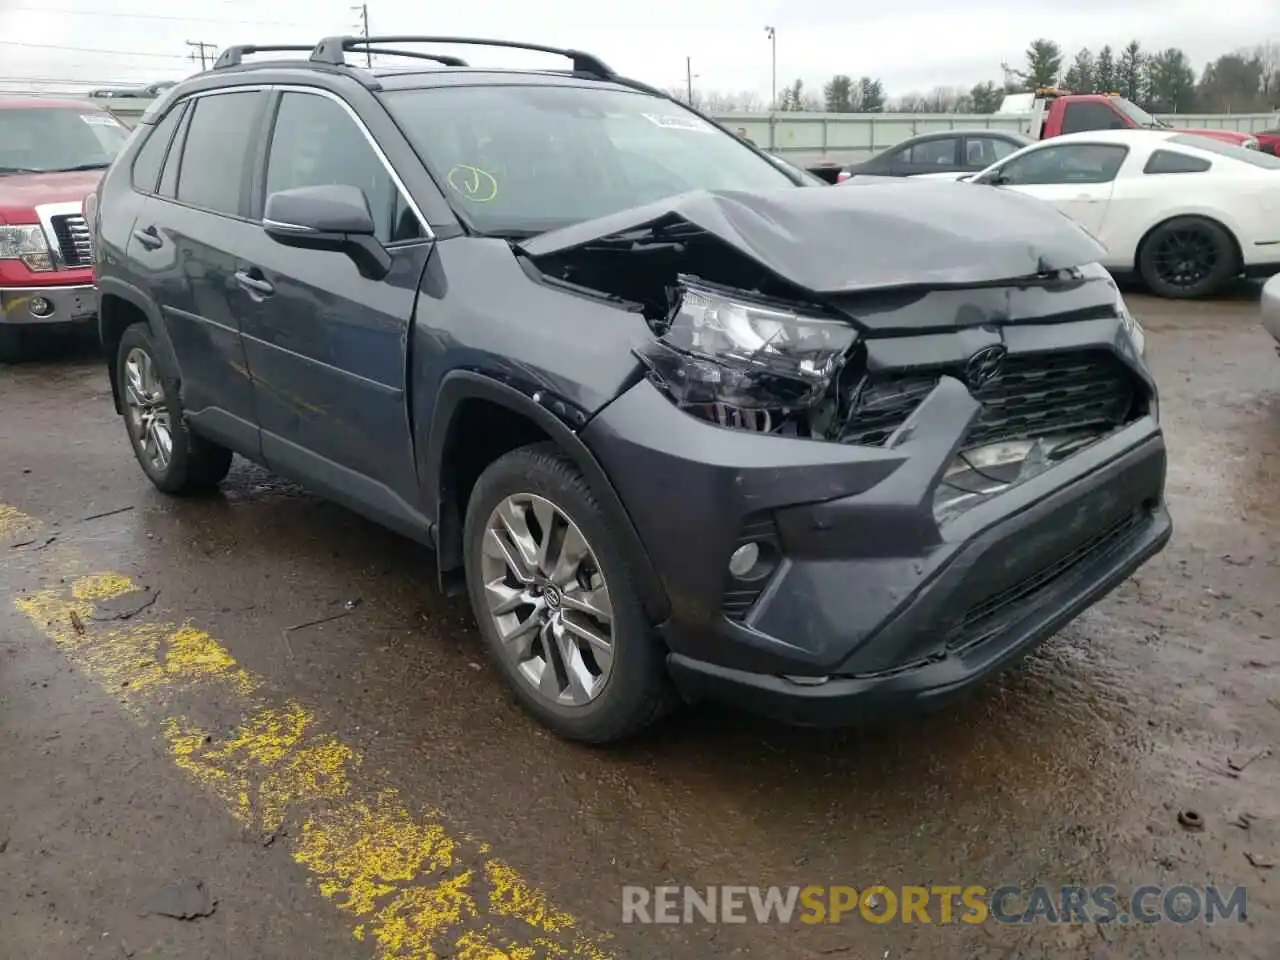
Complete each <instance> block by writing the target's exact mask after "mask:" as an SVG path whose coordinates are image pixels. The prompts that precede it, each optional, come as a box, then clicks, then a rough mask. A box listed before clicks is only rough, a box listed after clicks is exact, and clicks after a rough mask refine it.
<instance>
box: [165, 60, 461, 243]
mask: <svg viewBox="0 0 1280 960" xmlns="http://www.w3.org/2000/svg"><path fill="white" fill-rule="evenodd" d="M264 90H265V91H267V92H271V91H277V92H279V93H308V94H311V95H312V96H315V97H326V98H327V99H329V100H332V101H333V102H334V103H336V104H338V106H340V107H342V109H343V110H345V111H346V114H347V116H348V117H350V118H351V120H352V122H353V123H355V125H356V127H357V129H359V131H360V132H361V133H362V134H363V135H364V139H365V142H366V143H368V144H369V146H370V148H372V150H373V154H374V156H376V157H377V158H378V161H379V162H380V163H381V164H382V166H383V169H385V170H386V171H387V174H388V176H390V177H391V182H392V183H393V184H395V187H396V189H397V190H398V191H400V196H401V197H403V198H404V201H405V203H406V204H407V205H408V207H409V209H410V210H412V211H413V215H414V216H415V217H417V218H418V226H420V227H421V228H422V236H421V237H420V238H418V239H415V240H402V241H399V243H397V244H396V246H399V244H401V243H421V242H423V241H424V240H434V239H435V238H436V235H435V232H434V231H433V230H432V229H431V225H430V224H429V223H427V218H426V217H425V216H423V214H422V208H421V207H419V206H418V203H417V201H416V200H414V199H413V195H412V194H411V193H410V192H409V188H408V187H406V186H405V185H404V181H403V180H401V179H400V175H399V174H398V173H396V168H395V167H393V166H392V165H391V161H390V160H389V159H388V158H387V155H386V154H385V153H384V152H383V150H382V147H381V146H379V145H378V141H377V140H376V139H374V136H373V134H372V133H371V132H370V130H369V128H368V127H367V126H365V123H364V121H363V120H361V119H360V115H359V114H358V113H356V112H355V110H354V109H352V107H351V104H349V103H347V101H345V100H343V99H342V98H341V97H340V96H338V95H337V94H336V93H333V92H332V91H331V90H325V89H323V88H321V87H308V86H306V85H304V84H295V83H246V84H235V85H234V86H226V87H218V88H216V89H213V90H197V91H195V92H194V93H189V94H187V95H185V96H183V97H181V98H179V99H177V100H175V101H174V102H173V103H171V104H169V105H168V107H167V108H166V109H165V111H164V112H165V114H167V113H168V112H169V111H170V110H172V109H173V108H174V107H175V106H177V105H178V104H179V103H182V102H185V101H189V100H196V99H198V98H200V97H216V96H218V95H220V94H227V93H245V92H261V91H264ZM162 119H163V115H162V116H159V117H157V118H156V121H155V122H156V123H159V122H160V121H161V120H162ZM268 135H269V136H274V135H275V128H274V126H273V127H272V129H271V131H270V132H269V134H268ZM184 147H185V144H184ZM170 149H172V146H171V147H170ZM166 162H167V158H166ZM267 162H268V163H270V162H271V151H270V144H268V148H267ZM263 173H264V175H265V173H266V171H265V170H264V171H263ZM163 175H164V174H163V168H162V170H161V176H163ZM164 199H167V200H171V201H174V202H177V203H182V201H181V200H177V198H175V197H166V198H164ZM183 206H190V204H183ZM192 209H200V208H198V207H193V208H192ZM212 212H214V213H216V212H217V211H212ZM233 219H237V220H238V219H242V218H240V217H234V218H233Z"/></svg>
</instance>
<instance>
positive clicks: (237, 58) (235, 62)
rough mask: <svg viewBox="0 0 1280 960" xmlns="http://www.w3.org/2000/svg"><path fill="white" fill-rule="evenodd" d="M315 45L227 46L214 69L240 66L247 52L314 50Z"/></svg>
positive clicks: (215, 62) (216, 61) (215, 63)
mask: <svg viewBox="0 0 1280 960" xmlns="http://www.w3.org/2000/svg"><path fill="white" fill-rule="evenodd" d="M314 49H315V48H314V47H307V46H302V45H300V44H296V43H292V44H271V45H268V46H261V47H259V46H252V45H250V44H247V43H246V44H240V45H239V46H235V47H227V49H225V50H223V51H222V53H220V54H219V55H218V59H217V60H215V61H214V64H213V69H215V70H224V69H226V68H227V67H238V66H240V64H241V63H243V62H244V58H245V56H246V55H247V54H253V53H277V52H283V51H286V50H292V51H297V52H301V51H303V50H314Z"/></svg>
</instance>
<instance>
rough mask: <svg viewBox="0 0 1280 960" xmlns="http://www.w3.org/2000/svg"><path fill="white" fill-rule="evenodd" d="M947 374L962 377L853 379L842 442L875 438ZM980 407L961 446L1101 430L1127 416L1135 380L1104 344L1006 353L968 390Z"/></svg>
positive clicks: (880, 439) (933, 370)
mask: <svg viewBox="0 0 1280 960" xmlns="http://www.w3.org/2000/svg"><path fill="white" fill-rule="evenodd" d="M944 375H950V376H953V377H956V378H957V379H959V380H961V381H962V382H963V381H964V368H963V366H957V367H951V366H939V367H929V368H924V369H921V368H916V369H913V370H911V371H908V372H885V373H874V374H871V375H870V376H868V377H867V378H866V379H865V380H864V381H863V383H862V384H861V386H860V389H859V392H858V394H857V397H856V399H855V401H854V404H853V409H852V411H851V412H850V415H849V417H848V419H847V421H846V423H845V425H844V429H843V431H842V432H841V434H840V440H841V442H843V443H858V444H866V445H871V446H878V445H881V444H883V443H884V442H885V441H886V440H888V439H889V437H890V436H891V435H892V434H893V432H894V431H895V430H897V429H898V428H899V427H900V426H902V424H903V422H904V421H905V420H906V419H907V417H908V416H910V415H911V412H912V411H913V410H915V408H916V407H917V406H919V405H920V403H921V401H923V400H924V399H925V397H927V396H928V395H929V393H930V391H932V390H933V388H934V387H935V386H937V383H938V380H939V378H940V377H942V376H944ZM970 392H971V393H972V394H973V397H974V398H975V399H976V400H978V401H979V402H980V403H981V404H982V410H981V412H980V413H979V415H978V417H977V419H976V420H975V421H974V423H973V425H972V426H971V427H970V428H969V433H968V435H967V436H966V437H965V441H964V444H963V448H964V449H971V448H973V447H980V446H983V445H986V444H991V443H1000V442H1004V441H1009V440H1026V439H1030V438H1033V437H1040V436H1045V435H1048V434H1056V433H1066V432H1070V431H1077V430H1087V429H1098V430H1105V429H1110V428H1113V427H1116V426H1120V425H1121V424H1123V423H1126V422H1128V421H1129V420H1130V419H1132V418H1133V417H1134V416H1135V413H1136V411H1137V408H1138V402H1137V401H1138V400H1139V398H1140V387H1139V386H1138V384H1137V383H1136V382H1135V378H1134V375H1133V374H1132V373H1131V372H1130V371H1129V369H1128V368H1127V367H1126V366H1125V365H1124V363H1123V362H1121V361H1120V359H1119V358H1117V357H1116V356H1115V355H1113V354H1112V353H1110V352H1108V351H1106V350H1076V351H1064V352H1059V353H1036V354H1010V355H1009V356H1008V357H1007V358H1006V359H1005V362H1004V365H1003V369H1002V371H1001V374H1000V376H998V377H997V378H996V379H994V380H992V381H990V382H988V383H985V384H983V385H982V386H980V387H978V388H976V389H972V388H971V390H970Z"/></svg>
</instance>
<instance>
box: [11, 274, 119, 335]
mask: <svg viewBox="0 0 1280 960" xmlns="http://www.w3.org/2000/svg"><path fill="white" fill-rule="evenodd" d="M33 308H36V309H33ZM97 315H98V296H97V293H96V291H95V290H94V287H93V285H92V284H75V285H72V286H63V287H0V324H6V325H9V324H12V325H20V326H24V327H29V326H45V325H49V324H67V323H87V322H90V321H92V320H93V319H94V318H95V317H96V316H97Z"/></svg>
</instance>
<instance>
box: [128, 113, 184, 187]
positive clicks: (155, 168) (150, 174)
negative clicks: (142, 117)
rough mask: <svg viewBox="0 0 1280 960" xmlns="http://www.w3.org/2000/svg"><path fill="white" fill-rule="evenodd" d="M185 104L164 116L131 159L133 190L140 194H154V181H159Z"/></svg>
mask: <svg viewBox="0 0 1280 960" xmlns="http://www.w3.org/2000/svg"><path fill="white" fill-rule="evenodd" d="M186 109H187V105H186V104H185V103H180V104H178V105H177V106H176V107H175V108H174V109H172V110H170V111H169V112H168V113H167V114H165V115H164V118H163V119H162V120H161V121H160V122H159V123H157V124H156V125H155V126H154V127H152V128H151V132H150V133H149V134H147V139H146V140H145V141H143V144H142V147H141V148H140V149H139V150H138V153H137V156H135V157H134V158H133V188H134V189H135V190H138V191H140V192H142V193H154V192H155V189H156V181H158V180H159V179H160V167H161V165H162V164H163V163H164V157H165V153H166V152H167V151H168V149H169V144H170V142H172V140H173V132H174V131H175V130H177V129H178V123H179V122H180V121H181V120H182V115H183V113H185V112H186Z"/></svg>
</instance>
